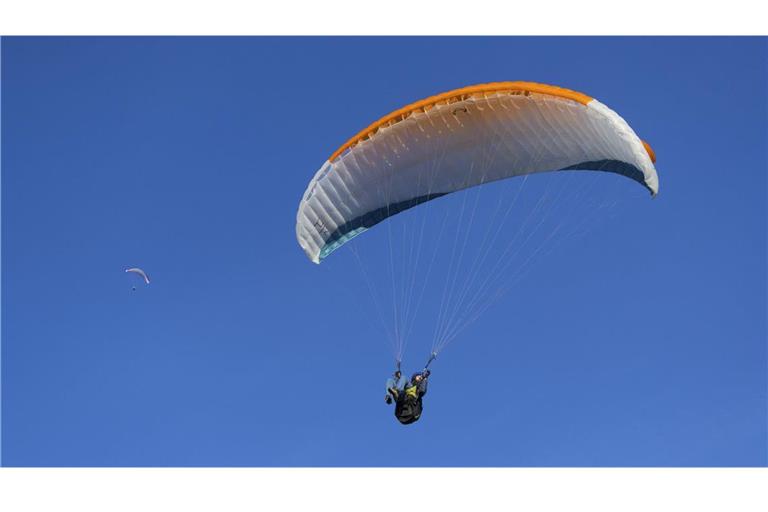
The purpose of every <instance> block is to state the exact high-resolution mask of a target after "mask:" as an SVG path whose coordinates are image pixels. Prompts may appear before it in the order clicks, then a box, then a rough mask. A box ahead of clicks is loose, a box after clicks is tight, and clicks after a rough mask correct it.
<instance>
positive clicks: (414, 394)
mask: <svg viewBox="0 0 768 512" xmlns="http://www.w3.org/2000/svg"><path fill="white" fill-rule="evenodd" d="M418 391H419V389H418V388H417V387H416V386H411V387H409V388H405V394H406V395H408V396H412V397H413V398H418Z"/></svg>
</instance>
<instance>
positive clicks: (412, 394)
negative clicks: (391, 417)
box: [384, 356, 434, 425]
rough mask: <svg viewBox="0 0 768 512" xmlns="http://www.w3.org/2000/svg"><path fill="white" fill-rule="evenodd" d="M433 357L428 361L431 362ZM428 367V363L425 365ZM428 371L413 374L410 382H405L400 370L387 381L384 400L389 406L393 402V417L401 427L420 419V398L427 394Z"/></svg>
mask: <svg viewBox="0 0 768 512" xmlns="http://www.w3.org/2000/svg"><path fill="white" fill-rule="evenodd" d="M433 359H434V356H433V357H432V358H431V359H430V360H429V361H430V362H432V360H433ZM427 366H429V363H427ZM429 375H430V371H429V370H428V369H427V368H426V367H425V368H424V370H422V371H421V372H419V373H414V374H413V375H412V376H411V380H410V381H407V382H406V381H405V379H403V377H402V374H401V373H400V368H399V365H398V369H397V370H396V371H395V373H394V374H393V375H392V378H391V379H389V380H388V381H387V395H386V397H385V398H384V400H385V401H386V402H387V403H388V404H391V403H392V402H393V401H394V402H395V417H396V418H397V421H399V422H400V423H402V424H403V425H409V424H411V423H413V422H415V421H417V420H418V419H419V418H420V417H421V413H422V411H423V409H424V404H423V403H422V398H423V397H424V395H426V394H427V380H428V379H429Z"/></svg>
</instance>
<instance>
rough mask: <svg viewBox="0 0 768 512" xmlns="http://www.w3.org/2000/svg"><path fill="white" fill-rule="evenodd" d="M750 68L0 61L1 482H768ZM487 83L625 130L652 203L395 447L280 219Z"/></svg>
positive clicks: (221, 48) (755, 56) (760, 153)
mask: <svg viewBox="0 0 768 512" xmlns="http://www.w3.org/2000/svg"><path fill="white" fill-rule="evenodd" d="M767 60H768V52H767V51H766V40H765V39H756V38H720V39H715V38H698V39H697V38H667V39H659V38H577V39H567V38H486V39H482V38H405V39H400V38H369V39H365V38H325V39H322V38H319V39H318V38H283V39H281V38H227V39H206V38H197V39H189V38H147V39H131V38H76V39H72V38H70V39H67V38H32V39H28V38H10V39H9V38H4V39H3V40H2V464H3V465H6V466H49V465H50V466H134V465H138V466H187V465H192V466H596V465H597V466H606V465H608V466H647V465H652V466H668V465H671V466H734V465H736V466H741V465H746V466H764V465H766V462H767V457H768V448H767V446H766V438H767V435H768V416H767V414H766V402H767V398H766V389H767V375H768V373H767V371H766V177H765V176H766V168H767V165H768V162H766V155H768V148H767V147H766V144H767V143H766V140H768V139H767V133H768V132H767V127H766V118H767V117H768V116H767V114H768V108H767V106H766V90H767V88H768V79H767V77H766V62H767ZM500 80H530V81H539V82H544V83H552V84H558V85H562V86H565V87H569V88H572V89H575V90H578V91H583V92H585V93H587V94H590V95H592V96H594V97H597V98H599V99H600V100H601V101H602V102H603V103H605V104H607V105H608V106H610V107H612V108H614V109H615V110H616V111H618V112H619V113H620V114H621V115H622V116H623V117H624V118H625V119H627V120H628V121H629V122H630V124H631V125H632V126H633V127H634V128H635V129H636V131H637V132H638V133H639V134H640V135H641V136H642V137H643V138H645V139H646V140H648V141H650V142H651V144H652V145H653V147H654V149H655V151H656V154H657V155H658V162H657V168H658V171H659V176H660V183H661V191H660V194H659V197H658V198H657V199H656V200H655V201H650V200H648V201H645V202H643V203H642V205H643V206H642V207H639V208H632V209H626V210H625V211H623V212H622V215H621V217H620V219H619V220H618V221H617V222H613V223H612V224H609V225H608V226H607V227H605V228H604V229H602V230H601V231H600V232H599V234H598V235H599V236H597V235H596V236H591V237H588V238H587V239H586V241H585V242H584V243H579V244H573V245H570V246H569V247H568V248H567V251H566V253H565V254H563V253H561V254H560V255H559V257H558V256H557V255H555V256H554V257H553V258H552V259H551V260H550V262H556V264H548V265H546V266H542V267H541V268H534V269H533V270H532V272H531V273H530V274H529V275H528V277H527V278H526V279H525V280H524V282H522V283H521V285H520V287H519V288H518V289H517V290H516V291H515V293H514V294H511V295H509V296H507V297H506V298H505V299H504V300H502V301H501V302H500V303H499V304H497V306H496V307H495V308H493V309H491V310H490V311H489V312H488V313H487V314H486V315H485V316H484V317H483V320H482V321H480V322H478V323H477V324H475V325H474V326H473V327H472V328H471V329H470V330H469V331H467V333H466V334H465V335H464V337H463V338H462V339H461V340H459V341H457V342H456V343H455V344H453V345H451V346H450V347H449V349H448V350H446V351H445V352H444V354H443V355H442V356H441V358H440V359H439V360H438V362H437V363H436V365H435V373H434V375H433V377H432V382H431V389H430V393H429V395H428V396H427V399H426V402H425V405H426V409H425V414H424V417H423V418H422V420H421V421H419V422H418V423H416V424H414V425H411V426H410V427H407V428H405V427H402V426H401V425H399V424H398V423H397V422H396V421H395V420H394V418H393V417H392V411H391V409H390V408H388V407H386V406H385V405H384V404H383V402H382V382H383V379H384V378H385V377H386V375H387V374H388V373H389V372H390V371H391V364H392V362H391V356H390V354H389V352H388V351H387V346H386V343H385V342H384V340H383V339H381V338H377V336H376V334H375V332H374V331H372V330H371V328H370V325H369V319H368V318H366V317H364V316H361V315H355V314H350V311H352V310H351V309H350V304H349V301H350V299H349V297H348V296H347V295H345V294H342V293H335V291H336V290H334V289H333V288H332V287H330V288H329V286H328V283H329V282H332V281H333V279H334V278H336V277H338V276H339V275H341V274H342V270H343V269H338V268H337V269H335V270H334V269H332V268H331V270H327V269H325V268H324V266H321V267H317V266H315V265H313V264H311V263H310V262H309V261H308V260H307V259H306V257H305V256H304V254H303V253H302V251H301V250H300V248H299V247H298V245H297V243H296V239H295V234H294V222H295V212H296V207H297V204H298V201H299V199H300V197H301V194H302V193H303V191H304V188H305V186H306V184H307V182H308V181H309V179H310V178H311V176H312V175H313V173H314V172H315V170H316V169H317V168H318V167H319V166H320V164H321V163H322V162H323V161H324V160H325V158H327V156H328V155H329V154H330V153H331V152H332V151H333V150H334V149H335V148H336V147H338V146H339V145H340V144H341V143H342V142H344V141H345V140H346V139H347V138H349V137H350V136H351V135H353V134H354V133H356V132H357V131H358V130H359V129H361V128H362V127H364V126H365V125H367V124H368V123H369V122H371V121H372V120H374V119H376V118H378V117H380V116H382V115H384V114H386V113H387V112H389V111H391V110H393V109H395V108H398V107H400V106H402V105H404V104H406V103H409V102H411V101H414V100H417V99H419V98H422V97H425V96H428V95H431V94H434V93H438V92H442V91H445V90H449V89H452V88H456V87H460V86H464V85H468V84H474V83H481V82H488V81H500ZM134 265H138V266H141V267H143V268H145V269H147V271H148V272H149V273H150V275H151V276H152V277H153V278H154V280H153V283H152V284H151V286H150V287H147V288H142V289H139V290H137V291H136V292H135V293H134V292H132V291H131V290H130V285H128V284H127V281H126V277H127V276H126V275H125V274H124V273H123V269H124V268H126V267H128V266H134ZM329 268H330V267H329ZM328 272H331V274H329V273H328ZM507 309H510V310H512V309H513V310H514V315H510V314H509V313H508V312H507ZM421 355H422V354H420V353H419V354H417V353H414V354H413V357H415V358H417V359H418V362H421ZM410 364H411V365H412V364H413V363H410Z"/></svg>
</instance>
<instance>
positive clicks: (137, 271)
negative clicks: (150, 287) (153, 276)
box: [125, 267, 149, 290]
mask: <svg viewBox="0 0 768 512" xmlns="http://www.w3.org/2000/svg"><path fill="white" fill-rule="evenodd" d="M125 271H126V272H128V273H131V274H136V275H138V276H140V277H141V278H142V279H143V280H144V283H145V284H149V276H147V273H146V272H144V271H143V270H141V269H140V268H137V267H132V268H127V269H125ZM133 289H134V290H135V289H136V287H135V286H134V287H133Z"/></svg>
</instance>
